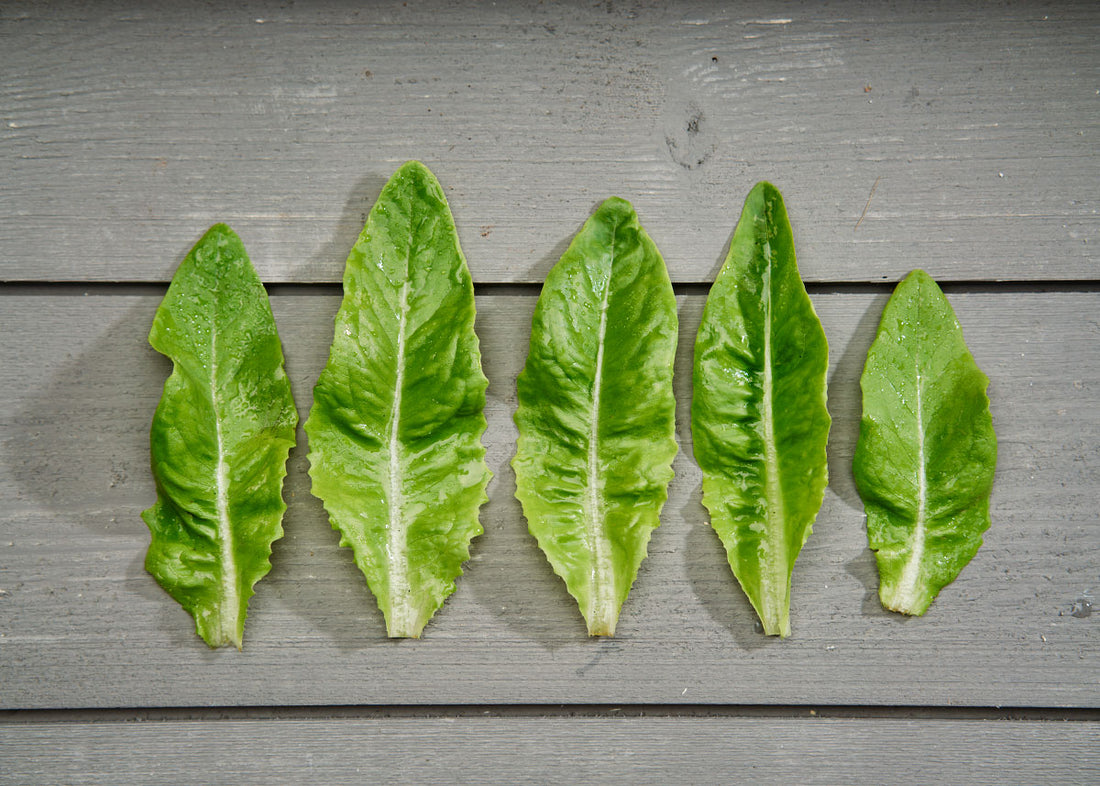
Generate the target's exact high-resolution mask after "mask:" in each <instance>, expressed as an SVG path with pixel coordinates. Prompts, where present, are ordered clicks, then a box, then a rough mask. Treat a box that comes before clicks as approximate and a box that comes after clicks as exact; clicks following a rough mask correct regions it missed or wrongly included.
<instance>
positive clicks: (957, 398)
mask: <svg viewBox="0 0 1100 786" xmlns="http://www.w3.org/2000/svg"><path fill="white" fill-rule="evenodd" d="M860 385H861V387H862V388H863V419H862V421H861V423H860V432H859V442H858V444H857V446H856V453H855V459H854V462H853V470H854V473H855V479H856V484H857V485H858V487H859V493H860V496H862V497H863V504H864V508H865V509H866V512H867V538H868V541H869V543H870V546H871V548H872V549H873V550H874V551H875V557H876V559H877V560H878V569H879V599H880V600H881V601H882V605H883V606H885V607H886V608H888V609H891V610H892V611H899V612H902V613H903V614H914V615H920V614H924V612H925V611H926V610H927V609H928V606H929V605H930V604H931V603H932V600H933V599H934V598H935V597H936V595H937V594H939V591H940V590H941V589H942V588H943V587H944V586H946V585H947V584H949V583H951V582H952V581H953V580H954V579H955V577H956V576H958V574H959V571H961V570H962V569H963V567H964V566H965V565H966V564H967V563H968V562H970V560H971V559H972V558H973V557H974V555H975V554H976V553H977V551H978V548H979V547H980V546H981V545H982V533H983V532H985V531H986V530H987V529H988V528H989V524H990V519H989V496H990V493H991V491H992V488H993V475H994V471H995V468H996V463H997V437H996V435H995V434H994V433H993V419H992V416H991V415H990V412H989V398H988V396H987V395H986V388H987V387H988V385H989V379H988V378H987V377H986V376H985V374H983V373H982V372H981V370H979V368H978V366H977V364H976V363H975V362H974V358H973V356H971V354H970V352H969V350H967V348H966V343H965V342H964V341H963V335H962V328H961V327H960V326H959V323H958V320H957V319H956V318H955V312H954V311H953V310H952V309H951V304H950V303H948V302H947V298H945V297H944V295H943V292H942V291H940V288H939V287H938V286H937V285H936V282H935V281H933V280H932V278H931V276H929V275H928V274H927V273H925V272H924V271H923V270H914V271H913V272H912V273H910V274H909V275H908V276H907V277H906V279H905V280H904V281H902V282H901V283H900V284H899V285H898V287H897V289H896V290H894V294H893V296H892V297H891V298H890V301H889V302H888V303H887V304H886V308H885V310H884V311H883V314H882V321H881V322H880V323H879V328H878V334H877V335H876V336H875V341H874V343H873V344H872V345H871V349H870V351H869V352H868V353H867V364H866V366H864V369H863V376H862V377H861V379H860Z"/></svg>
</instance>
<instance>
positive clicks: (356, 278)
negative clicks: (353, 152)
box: [305, 161, 490, 638]
mask: <svg viewBox="0 0 1100 786" xmlns="http://www.w3.org/2000/svg"><path fill="white" fill-rule="evenodd" d="M487 385H488V380H486V378H485V375H484V374H482V373H481V351H480V349H479V345H478V339H477V336H476V335H475V333H474V287H473V281H472V280H471V278H470V271H469V269H468V268H467V266H466V259H465V257H464V256H463V255H462V250H461V249H460V248H459V245H458V235H457V233H456V232H455V224H454V219H453V218H452V216H451V211H450V208H449V207H448V206H447V200H446V197H445V196H444V194H443V189H442V187H441V186H440V185H439V182H438V181H437V180H436V179H435V176H434V175H432V173H431V172H430V171H428V168H427V167H425V166H424V165H423V164H421V163H420V162H418V161H410V162H408V163H406V164H405V165H404V166H402V167H401V168H400V169H399V170H398V171H397V172H396V173H394V175H393V177H391V178H390V181H389V182H388V183H387V184H386V186H385V188H383V189H382V193H381V194H380V195H379V197H378V201H377V202H376V203H375V205H374V208H373V209H372V210H371V212H370V216H369V217H368V218H367V223H366V226H365V227H364V228H363V232H362V233H361V234H360V235H359V239H358V241H357V242H356V243H355V246H354V247H353V248H352V250H351V254H350V255H349V256H348V261H347V267H346V268H345V271H344V299H343V302H342V303H341V305H340V310H339V313H337V315H336V333H335V338H334V339H333V342H332V348H331V350H330V354H329V359H328V363H327V365H326V366H325V368H324V370H323V371H322V372H321V376H320V378H319V379H318V380H317V387H316V388H315V389H314V391H313V408H312V410H311V411H310V414H309V419H308V420H307V421H306V426H305V428H306V433H307V435H308V436H309V447H310V453H309V460H310V476H311V477H312V479H313V494H314V495H315V496H317V497H319V498H320V499H321V500H322V501H323V502H324V505H325V510H327V511H328V514H329V518H330V520H331V522H332V526H333V528H335V529H338V530H339V531H340V533H341V538H340V545H342V546H350V547H351V548H352V550H353V552H354V554H355V562H356V564H357V565H358V566H359V569H360V570H362V571H363V575H364V576H366V579H367V584H368V585H369V586H370V589H371V592H373V593H374V597H375V598H376V599H377V601H378V606H379V608H380V609H381V610H382V613H383V615H384V616H385V618H386V631H387V633H388V635H389V636H391V637H413V638H416V637H419V636H420V633H421V631H422V630H423V629H424V626H425V625H426V624H427V622H428V620H429V619H430V618H431V616H432V615H433V614H434V613H435V612H436V610H437V609H438V608H439V607H440V606H441V605H442V604H443V601H444V600H445V599H446V598H447V596H448V595H450V594H451V593H452V592H454V590H455V578H457V577H458V576H459V575H461V573H462V563H463V562H465V561H466V560H468V559H469V557H470V552H469V547H470V542H471V541H472V540H473V538H474V537H475V536H476V535H479V534H481V532H482V528H481V524H480V523H479V521H478V510H479V508H480V507H481V505H482V503H484V502H485V501H486V499H487V497H486V494H485V487H486V484H487V483H488V482H489V478H490V472H489V468H488V466H487V465H486V464H485V448H484V447H483V446H482V444H481V435H482V433H483V432H484V431H485V425H486V424H485V416H484V414H483V410H484V408H485V389H486V386H487Z"/></svg>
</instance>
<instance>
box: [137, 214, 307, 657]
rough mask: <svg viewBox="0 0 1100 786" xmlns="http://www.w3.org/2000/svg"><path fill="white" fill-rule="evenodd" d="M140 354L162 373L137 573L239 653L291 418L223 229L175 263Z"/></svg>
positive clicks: (262, 315)
mask: <svg viewBox="0 0 1100 786" xmlns="http://www.w3.org/2000/svg"><path fill="white" fill-rule="evenodd" d="M149 343H150V344H152V345H153V348H154V349H156V350H157V351H158V352H160V353H161V354H163V355H167V356H168V357H170V358H171V359H172V362H173V366H174V367H173V370H172V374H171V376H169V377H168V380H167V382H165V384H164V394H163V396H162V397H161V400H160V404H159V405H158V406H157V411H156V415H155V416H154V418H153V428H152V437H151V448H152V466H153V474H154V476H155V478H156V486H157V501H156V504H155V505H153V507H151V508H149V509H148V510H146V511H145V512H144V513H142V518H143V519H144V520H145V523H146V524H148V525H149V529H150V531H151V532H152V542H151V544H150V546H149V553H148V555H147V557H146V560H145V567H146V569H147V570H148V571H149V572H150V573H151V574H153V576H154V577H155V578H156V580H157V581H158V582H159V583H160V584H161V586H163V587H164V588H165V589H166V590H168V592H169V594H171V596H172V597H173V598H175V599H176V600H177V601H179V602H180V604H182V605H183V607H184V608H185V609H187V611H188V612H190V614H191V615H192V616H193V617H194V618H195V627H196V630H197V631H198V634H199V635H200V636H202V638H203V639H205V641H206V643H207V644H209V645H210V646H211V647H218V646H221V645H223V644H234V645H236V646H237V648H238V649H239V648H240V647H241V644H242V640H243V636H244V620H245V614H246V613H247V611H248V600H249V598H250V597H251V596H252V594H253V586H254V585H255V584H256V582H257V581H259V580H260V579H261V578H262V577H263V576H265V575H266V574H267V572H268V571H269V570H271V562H270V560H269V557H270V556H271V544H272V543H273V542H275V541H276V540H278V539H279V538H280V537H282V534H283V528H282V524H281V521H282V517H283V512H284V511H285V510H286V505H285V504H284V503H283V497H282V488H283V478H284V477H285V476H286V460H287V454H288V453H289V452H290V449H291V447H293V446H294V428H295V426H296V425H297V423H298V413H297V410H295V408H294V400H293V398H292V397H291V393H290V382H289V381H288V380H287V377H286V373H285V372H284V371H283V350H282V346H281V344H280V343H279V335H278V333H277V332H276V330H275V319H274V317H273V316H272V314H271V306H270V304H269V303H268V300H267V293H266V292H265V291H264V287H263V285H262V284H261V283H260V279H259V277H258V276H257V275H256V271H255V270H254V269H253V267H252V263H251V262H249V260H248V255H247V254H246V253H245V250H244V245H243V244H242V243H241V240H240V238H239V237H237V235H236V234H234V232H233V230H231V229H230V228H229V227H227V226H225V225H224V224H218V225H216V226H214V227H212V228H211V229H210V231H208V232H207V233H206V235H204V236H203V238H202V240H200V241H199V242H198V244H197V245H196V246H195V247H194V248H193V249H191V253H190V254H188V255H187V257H186V258H185V259H184V260H183V262H182V263H180V266H179V269H178V270H177V271H176V275H175V277H174V278H173V279H172V284H171V286H170V287H169V288H168V293H167V294H166V295H165V296H164V301H163V302H162V303H161V304H160V307H159V308H158V309H157V313H156V316H155V317H154V319H153V327H152V330H151V331H150V332H149Z"/></svg>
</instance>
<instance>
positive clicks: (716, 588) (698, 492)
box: [674, 297, 768, 650]
mask: <svg viewBox="0 0 1100 786" xmlns="http://www.w3.org/2000/svg"><path fill="white" fill-rule="evenodd" d="M679 300H680V302H679V303H678V308H677V312H678V318H679V324H680V335H679V341H678V346H677V349H676V369H675V375H674V379H675V380H676V382H675V384H676V388H677V400H679V401H685V402H688V403H687V407H686V408H684V411H680V412H677V418H676V420H677V426H676V433H677V438H678V441H679V443H680V450H681V452H683V454H684V458H685V459H689V460H691V459H690V457H691V455H692V452H693V449H694V442H693V441H692V434H691V400H692V395H693V391H694V388H693V381H692V369H693V367H694V353H695V334H696V332H697V331H698V329H699V322H700V320H701V319H702V312H703V301H704V298H703V297H681V298H680V299H679ZM691 471H692V472H693V473H695V474H697V473H698V471H699V470H698V466H697V465H694V462H693V461H692V469H691ZM680 518H681V519H682V520H683V521H684V522H685V525H686V526H687V528H688V531H687V537H686V540H685V548H684V562H685V568H686V572H687V576H688V580H689V582H690V583H691V587H692V591H693V593H694V595H695V597H696V598H698V600H699V601H700V603H701V604H702V605H703V607H704V608H705V609H706V611H707V614H708V615H709V616H710V618H711V619H712V620H714V622H715V623H717V624H718V625H719V626H721V627H722V628H724V629H725V630H726V631H728V632H729V633H730V635H731V636H733V638H734V639H735V640H736V641H737V643H738V644H739V645H741V646H742V647H744V648H745V649H749V650H753V649H758V648H760V647H763V646H767V644H768V641H767V637H766V636H764V632H763V627H762V626H761V625H760V621H759V620H758V619H757V617H756V611H755V610H754V609H753V608H752V604H751V603H749V600H748V598H747V597H746V596H745V593H744V592H743V591H742V590H741V586H740V585H739V584H738V583H737V579H736V578H735V577H734V575H733V572H732V571H731V569H730V568H729V563H728V562H727V560H726V551H725V547H724V546H723V545H722V541H721V539H720V538H719V537H718V534H717V533H716V532H715V531H714V529H713V528H712V527H711V526H710V516H709V514H708V513H707V510H706V508H704V507H703V488H702V485H701V484H700V483H695V484H694V485H693V486H692V489H691V491H690V493H689V495H688V498H687V500H686V501H685V502H684V504H683V505H682V506H681V507H680Z"/></svg>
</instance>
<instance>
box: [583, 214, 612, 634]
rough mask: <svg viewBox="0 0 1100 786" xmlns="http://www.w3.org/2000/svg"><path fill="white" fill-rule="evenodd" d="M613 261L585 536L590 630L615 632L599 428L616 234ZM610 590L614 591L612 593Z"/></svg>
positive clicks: (600, 349)
mask: <svg viewBox="0 0 1100 786" xmlns="http://www.w3.org/2000/svg"><path fill="white" fill-rule="evenodd" d="M610 256H611V260H610V262H609V263H608V266H607V267H608V274H607V282H606V284H605V285H604V290H603V295H602V297H601V301H600V326H599V329H598V331H597V334H596V368H595V372H594V377H593V383H592V416H591V418H590V420H589V424H588V456H587V466H586V470H587V471H586V476H587V479H588V485H587V488H586V489H585V503H586V504H585V508H586V510H585V525H586V532H585V535H586V536H587V538H588V545H589V553H591V554H592V568H591V574H590V580H591V582H592V593H591V595H590V600H589V608H588V614H586V615H585V616H586V618H587V620H588V626H589V631H590V632H593V633H608V634H611V633H613V632H614V630H615V593H614V583H613V582H612V581H611V579H612V577H613V575H614V568H613V566H612V565H611V560H610V557H609V555H608V553H607V546H608V544H607V536H606V533H605V532H604V520H603V518H604V517H603V505H602V504H601V502H600V496H601V491H602V489H601V488H600V479H599V431H600V399H601V388H602V382H603V359H604V343H605V339H606V335H607V307H608V303H609V302H610V299H611V279H612V275H613V270H614V265H615V234H614V230H612V236H611V254H610ZM609 590H610V592H609Z"/></svg>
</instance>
